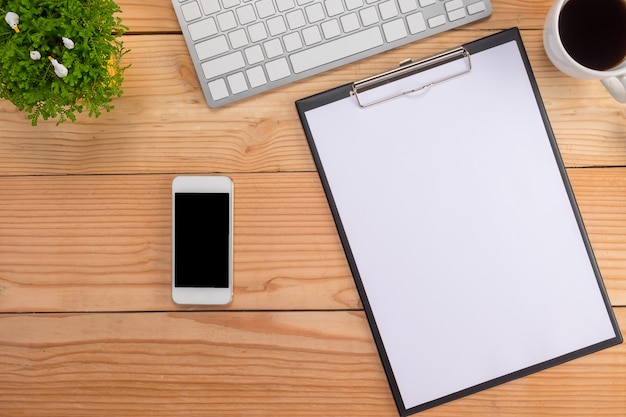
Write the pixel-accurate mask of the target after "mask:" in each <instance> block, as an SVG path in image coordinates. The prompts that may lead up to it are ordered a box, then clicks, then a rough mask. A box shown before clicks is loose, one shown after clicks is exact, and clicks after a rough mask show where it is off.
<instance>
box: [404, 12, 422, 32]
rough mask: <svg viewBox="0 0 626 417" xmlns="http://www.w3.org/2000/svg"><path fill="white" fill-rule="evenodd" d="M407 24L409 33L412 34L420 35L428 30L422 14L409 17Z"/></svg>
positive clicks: (418, 13)
mask: <svg viewBox="0 0 626 417" xmlns="http://www.w3.org/2000/svg"><path fill="white" fill-rule="evenodd" d="M406 24H407V25H408V26H409V32H411V33H412V34H415V33H420V32H423V31H425V30H426V22H425V21H424V14H423V13H422V12H417V13H413V14H412V15H409V16H407V18H406Z"/></svg>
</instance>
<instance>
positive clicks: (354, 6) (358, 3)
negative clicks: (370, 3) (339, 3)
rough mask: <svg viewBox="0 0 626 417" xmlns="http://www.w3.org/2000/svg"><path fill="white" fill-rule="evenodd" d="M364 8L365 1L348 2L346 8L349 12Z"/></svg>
mask: <svg viewBox="0 0 626 417" xmlns="http://www.w3.org/2000/svg"><path fill="white" fill-rule="evenodd" d="M359 7H363V0H346V8H347V9H348V10H354V9H358V8H359Z"/></svg>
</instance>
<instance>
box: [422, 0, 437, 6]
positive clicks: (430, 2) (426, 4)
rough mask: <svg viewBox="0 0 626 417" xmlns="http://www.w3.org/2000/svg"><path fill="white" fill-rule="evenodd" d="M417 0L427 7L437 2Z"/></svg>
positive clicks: (435, 0)
mask: <svg viewBox="0 0 626 417" xmlns="http://www.w3.org/2000/svg"><path fill="white" fill-rule="evenodd" d="M419 1H420V6H421V7H428V6H431V5H433V4H435V3H437V0H419Z"/></svg>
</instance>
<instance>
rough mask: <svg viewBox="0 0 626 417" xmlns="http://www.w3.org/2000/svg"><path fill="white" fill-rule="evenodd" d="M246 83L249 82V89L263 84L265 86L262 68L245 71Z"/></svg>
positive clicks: (265, 79)
mask: <svg viewBox="0 0 626 417" xmlns="http://www.w3.org/2000/svg"><path fill="white" fill-rule="evenodd" d="M246 75H247V76H248V81H250V87H252V88H256V87H260V86H262V85H264V84H267V78H265V71H263V68H262V67H253V68H250V69H249V70H247V71H246Z"/></svg>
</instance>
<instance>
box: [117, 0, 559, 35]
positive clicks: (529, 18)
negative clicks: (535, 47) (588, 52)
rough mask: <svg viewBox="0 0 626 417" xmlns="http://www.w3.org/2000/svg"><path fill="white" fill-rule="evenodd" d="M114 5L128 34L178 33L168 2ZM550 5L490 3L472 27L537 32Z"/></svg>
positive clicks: (536, 0) (135, 0) (535, 0)
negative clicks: (489, 12) (483, 16)
mask: <svg viewBox="0 0 626 417" xmlns="http://www.w3.org/2000/svg"><path fill="white" fill-rule="evenodd" d="M117 3H118V4H119V5H120V7H121V9H122V13H121V14H120V17H121V18H122V19H123V21H124V24H125V25H126V26H128V27H129V29H130V33H163V32H180V27H179V25H178V21H177V20H176V15H175V13H174V9H173V7H172V3H171V0H154V1H150V2H142V1H141V0H119V1H118V2H117ZM551 5H552V1H551V0H526V1H524V0H492V6H493V13H492V15H491V16H490V17H489V18H487V19H486V20H484V21H482V22H479V23H476V24H474V25H473V27H476V28H481V29H482V28H489V29H492V28H499V29H507V28H509V27H512V26H519V27H520V28H523V29H541V28H542V27H543V23H544V19H545V15H546V14H547V13H548V9H549V8H550V6H551Z"/></svg>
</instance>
